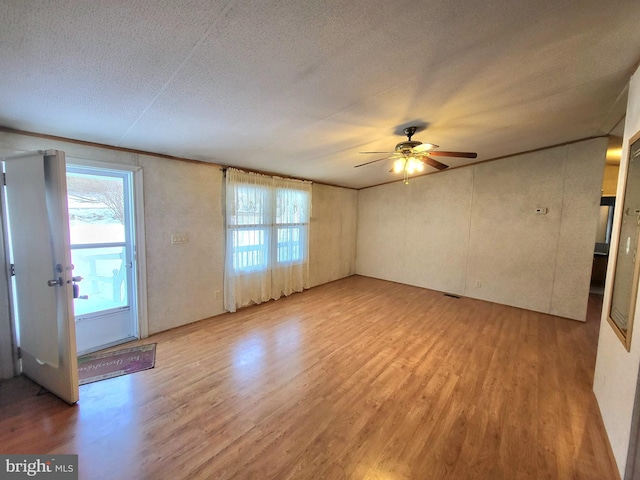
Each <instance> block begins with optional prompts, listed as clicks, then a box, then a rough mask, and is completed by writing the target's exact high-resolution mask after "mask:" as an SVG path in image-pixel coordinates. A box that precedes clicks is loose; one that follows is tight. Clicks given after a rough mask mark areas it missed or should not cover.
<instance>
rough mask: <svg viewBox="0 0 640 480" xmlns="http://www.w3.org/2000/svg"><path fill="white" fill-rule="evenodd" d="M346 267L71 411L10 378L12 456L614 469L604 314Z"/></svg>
mask: <svg viewBox="0 0 640 480" xmlns="http://www.w3.org/2000/svg"><path fill="white" fill-rule="evenodd" d="M589 308H590V314H589V321H588V322H587V323H586V324H582V323H579V322H574V321H570V320H566V319H561V318H557V317H553V316H549V315H543V314H537V313H534V312H529V311H526V310H521V309H517V308H511V307H507V306H502V305H496V304H492V303H488V302H483V301H478V300H472V299H468V298H460V299H455V298H451V297H447V296H444V295H443V294H442V293H438V292H434V291H430V290H425V289H420V288H415V287H410V286H406V285H400V284H395V283H390V282H384V281H380V280H374V279H370V278H365V277H358V276H354V277H350V278H347V279H343V280H340V281H337V282H333V283H330V284H327V285H323V286H320V287H316V288H313V289H311V290H309V291H307V292H304V293H301V294H295V295H292V296H290V297H288V298H284V299H281V300H278V301H276V302H269V303H267V304H263V305H260V306H255V307H249V308H246V309H243V310H241V311H239V312H237V313H235V314H225V315H222V316H219V317H215V318H212V319H209V320H205V321H202V322H198V323H196V324H191V325H188V326H185V327H181V328H178V329H175V330H171V331H169V332H164V333H161V334H158V335H155V336H153V337H151V338H149V339H147V340H146V341H143V342H138V343H149V342H157V343H158V347H157V358H156V368H155V369H153V370H147V371H144V372H139V373H135V374H132V375H127V376H124V377H119V378H114V379H110V380H105V381H102V382H97V383H93V384H89V385H84V386H82V387H80V403H79V404H78V405H77V406H75V407H69V406H67V405H66V404H64V403H63V402H61V401H59V400H58V399H56V398H55V397H53V396H51V395H50V394H47V395H42V396H36V395H35V393H36V392H37V391H38V388H37V387H36V386H34V385H33V384H31V383H30V382H29V381H28V380H25V379H23V378H18V379H14V380H10V381H8V382H3V383H2V384H0V395H1V397H0V398H1V399H0V451H1V452H2V453H25V454H26V453H78V454H79V464H80V478H86V479H92V480H93V479H180V478H202V479H253V478H255V479H342V478H354V479H356V478H357V479H381V480H382V479H385V480H399V479H420V480H423V479H464V480H467V479H492V480H493V479H510V480H511V479H545V478H549V479H580V480H584V479H594V480H596V479H597V480H607V479H617V478H619V477H618V475H617V473H616V467H615V464H614V460H613V456H612V454H611V450H610V448H609V445H608V442H607V439H606V436H605V433H604V428H603V426H602V421H601V418H600V414H599V411H598V407H597V405H596V401H595V397H594V395H593V392H592V382H593V370H594V365H595V352H596V344H597V336H598V324H599V318H598V317H599V308H600V306H599V304H598V301H597V299H596V297H594V298H592V300H591V303H590V306H589Z"/></svg>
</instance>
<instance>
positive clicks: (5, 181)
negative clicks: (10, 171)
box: [2, 173, 7, 187]
mask: <svg viewBox="0 0 640 480" xmlns="http://www.w3.org/2000/svg"><path fill="white" fill-rule="evenodd" d="M2 184H3V185H4V186H5V187H6V186H7V174H6V173H3V174H2Z"/></svg>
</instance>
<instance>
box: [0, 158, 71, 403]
mask: <svg viewBox="0 0 640 480" xmlns="http://www.w3.org/2000/svg"><path fill="white" fill-rule="evenodd" d="M2 160H3V167H4V172H5V187H4V189H5V197H4V198H5V199H6V204H5V211H4V221H5V231H6V232H7V237H8V238H7V240H8V242H7V245H8V250H9V251H8V255H9V258H10V262H11V263H12V264H13V271H14V273H15V275H14V276H13V277H12V281H11V282H10V284H11V291H12V295H11V296H12V299H11V300H12V312H13V315H14V317H15V319H16V325H17V330H18V332H17V333H18V334H17V337H18V338H17V340H18V344H19V346H20V351H21V356H22V372H23V373H24V375H25V376H27V377H29V378H31V379H32V380H33V381H34V382H36V383H38V384H39V385H41V386H43V387H44V388H46V389H47V390H49V391H50V392H51V393H53V394H55V395H57V396H58V397H60V398H62V399H63V400H65V401H66V402H68V403H71V404H73V403H76V402H77V401H78V399H79V392H78V366H77V358H76V339H75V322H74V316H73V304H72V299H73V285H72V283H73V280H72V275H73V272H72V269H73V265H72V264H71V249H70V244H69V219H68V211H67V195H66V172H65V157H64V152H58V151H46V152H34V153H30V154H24V155H19V156H13V157H8V158H4V159H2Z"/></svg>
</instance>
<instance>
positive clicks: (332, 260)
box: [0, 132, 358, 376]
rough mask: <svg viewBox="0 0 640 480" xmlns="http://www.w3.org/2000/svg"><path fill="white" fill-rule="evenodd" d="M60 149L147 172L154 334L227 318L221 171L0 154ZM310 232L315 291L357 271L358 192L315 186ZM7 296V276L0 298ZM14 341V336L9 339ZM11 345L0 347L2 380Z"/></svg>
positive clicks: (7, 139) (0, 311) (3, 143)
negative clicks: (48, 153)
mask: <svg viewBox="0 0 640 480" xmlns="http://www.w3.org/2000/svg"><path fill="white" fill-rule="evenodd" d="M42 149H57V150H62V151H64V152H65V153H66V156H67V159H68V160H71V161H72V160H73V159H74V158H77V159H84V160H92V161H101V162H109V163H115V164H124V165H133V166H140V167H142V170H143V177H144V208H145V218H144V224H145V229H146V238H145V240H146V252H147V256H146V268H147V312H148V319H149V333H150V334H153V333H156V332H160V331H163V330H167V329H169V328H174V327H177V326H180V325H184V324H186V323H190V322H194V321H197V320H201V319H204V318H208V317H211V316H214V315H218V314H220V313H223V303H222V297H223V296H222V294H221V295H220V298H215V292H216V291H220V292H221V293H222V290H223V286H222V282H223V275H224V220H223V208H222V188H223V174H222V171H221V170H220V168H219V167H217V166H214V165H210V164H205V163H195V162H182V161H176V160H169V159H165V158H162V157H157V156H153V155H141V154H140V155H139V154H135V153H129V152H121V151H117V150H112V149H107V148H98V147H92V146H85V145H78V144H75V143H71V142H64V141H57V140H56V141H54V140H47V139H41V138H37V137H32V136H27V135H18V134H14V133H6V132H0V155H2V156H7V155H11V154H15V153H20V152H24V151H30V150H42ZM312 201H313V213H312V219H311V232H310V239H309V242H310V280H311V285H312V286H315V285H319V284H321V283H325V282H330V281H333V280H337V279H339V278H342V277H344V276H348V275H352V274H353V273H354V272H355V245H356V240H355V238H356V216H357V204H358V192H357V191H356V190H351V189H346V188H339V187H329V186H324V185H314V186H313V200H312ZM172 233H186V234H187V235H188V243H186V244H183V245H174V246H172V245H171V243H170V238H171V237H170V236H171V234H172ZM3 289H6V281H5V279H4V276H0V293H1V292H2V291H3ZM5 298H6V295H4V296H2V300H0V315H1V316H2V317H3V318H2V319H0V332H3V333H4V332H6V331H7V329H8V327H7V325H8V318H7V316H8V310H7V305H5V304H6V303H7V302H6V300H5ZM7 338H8V335H7ZM7 348H8V347H7V345H6V344H5V343H2V342H0V366H2V367H3V370H0V374H2V375H3V376H7V371H8V372H9V374H10V369H9V370H7V371H5V370H4V366H5V365H6V361H5V360H6V359H7V358H8V357H7V355H9V353H10V352H7Z"/></svg>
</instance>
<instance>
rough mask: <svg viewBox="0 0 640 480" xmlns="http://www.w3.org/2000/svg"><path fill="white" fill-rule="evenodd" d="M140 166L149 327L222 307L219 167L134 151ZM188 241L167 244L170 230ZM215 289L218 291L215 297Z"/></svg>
mask: <svg viewBox="0 0 640 480" xmlns="http://www.w3.org/2000/svg"><path fill="white" fill-rule="evenodd" d="M139 164H140V166H141V167H142V169H143V172H144V197H145V200H144V204H145V217H146V218H145V229H146V236H147V238H146V242H147V290H148V294H147V298H148V305H149V307H148V312H149V314H148V315H149V333H150V334H152V333H157V332H161V331H163V330H167V329H169V328H173V327H176V326H179V325H184V324H186V323H191V322H195V321H198V320H202V319H203V318H207V317H211V316H214V315H218V314H220V313H222V312H223V311H224V309H223V304H222V298H223V297H222V290H223V288H222V281H223V274H224V219H223V212H222V186H223V175H222V171H221V170H220V168H219V167H215V166H212V165H206V164H202V163H200V164H198V163H189V162H180V161H175V160H169V159H164V158H159V157H152V156H148V155H140V156H139ZM174 233H186V234H187V237H188V242H187V243H186V244H181V245H171V234H174ZM215 292H220V293H219V296H218V298H215Z"/></svg>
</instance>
